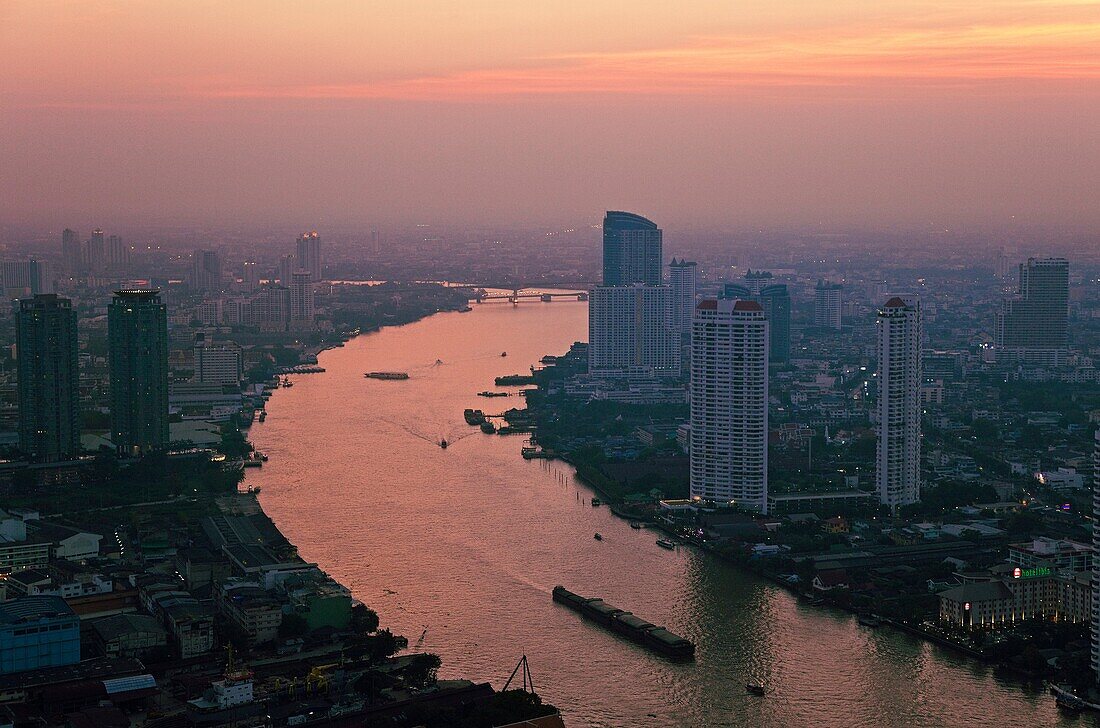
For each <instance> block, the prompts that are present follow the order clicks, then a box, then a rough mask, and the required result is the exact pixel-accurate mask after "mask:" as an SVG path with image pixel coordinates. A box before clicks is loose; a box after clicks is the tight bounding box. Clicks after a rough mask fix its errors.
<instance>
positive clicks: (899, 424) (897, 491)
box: [875, 296, 923, 510]
mask: <svg viewBox="0 0 1100 728" xmlns="http://www.w3.org/2000/svg"><path fill="white" fill-rule="evenodd" d="M877 324H878V401H877V403H876V412H877V415H878V416H877V420H878V422H877V428H878V445H877V457H876V462H875V483H876V485H877V487H878V494H879V500H880V501H881V502H882V503H883V504H884V505H887V506H889V507H890V509H891V510H896V509H897V507H898V506H904V505H908V504H910V503H916V502H917V501H919V500H920V475H921V470H920V453H921V421H920V419H921V400H920V385H921V359H922V358H921V346H922V344H921V338H922V336H923V331H922V321H921V308H920V301H917V300H915V299H910V300H908V301H906V300H902V299H901V298H899V297H897V296H895V297H893V298H891V299H890V300H889V301H887V302H886V304H885V305H884V306H883V307H882V308H880V309H879V312H878V320H877Z"/></svg>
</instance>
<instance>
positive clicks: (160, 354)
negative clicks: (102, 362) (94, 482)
mask: <svg viewBox="0 0 1100 728" xmlns="http://www.w3.org/2000/svg"><path fill="white" fill-rule="evenodd" d="M107 340H108V352H107V354H108V363H109V365H110V380H111V435H112V437H111V439H112V440H113V441H114V443H115V447H116V448H118V451H119V453H120V454H123V455H127V456H130V455H142V454H145V453H147V452H153V451H159V450H165V449H166V448H167V447H168V308H167V306H165V305H164V303H162V302H161V300H160V295H159V292H158V291H116V292H115V296H114V298H113V299H112V300H111V304H110V305H109V306H108V307H107Z"/></svg>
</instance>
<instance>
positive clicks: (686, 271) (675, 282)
mask: <svg viewBox="0 0 1100 728" xmlns="http://www.w3.org/2000/svg"><path fill="white" fill-rule="evenodd" d="M697 269H698V266H696V265H695V263H693V262H690V261H687V260H680V261H677V260H676V259H675V258H673V259H672V263H671V264H669V266H668V284H669V287H670V288H672V316H671V319H670V321H669V325H670V326H672V328H673V330H674V331H676V332H677V333H679V334H681V335H690V334H691V320H692V318H694V316H695V287H696V285H697V283H698V273H697Z"/></svg>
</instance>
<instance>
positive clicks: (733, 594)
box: [249, 302, 1058, 728]
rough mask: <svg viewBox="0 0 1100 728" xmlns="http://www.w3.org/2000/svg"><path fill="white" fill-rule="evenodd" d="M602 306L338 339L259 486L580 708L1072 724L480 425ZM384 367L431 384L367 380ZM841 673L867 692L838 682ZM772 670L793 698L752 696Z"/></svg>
mask: <svg viewBox="0 0 1100 728" xmlns="http://www.w3.org/2000/svg"><path fill="white" fill-rule="evenodd" d="M586 320H587V312H586V308H585V307H584V306H583V304H580V303H576V302H554V303H551V304H543V303H532V304H520V305H518V306H515V307H513V306H511V305H507V306H489V305H486V306H481V307H475V308H474V311H473V312H471V313H468V314H457V315H447V316H437V317H429V318H427V319H424V320H422V321H419V322H417V323H415V324H412V325H410V326H402V327H390V328H386V329H384V330H382V331H379V332H377V333H375V334H372V335H371V336H361V337H358V338H357V339H355V340H353V341H351V342H349V343H348V345H347V346H345V347H343V348H339V349H336V350H331V351H329V352H326V353H325V354H324V355H323V356H322V358H321V363H322V364H323V366H324V367H325V369H326V370H327V371H326V374H324V375H319V376H314V377H301V378H300V379H298V380H296V382H295V386H294V387H293V388H291V389H287V390H281V391H280V392H279V393H278V395H277V396H276V397H275V398H274V399H273V400H272V402H271V406H270V411H269V417H268V418H267V420H266V422H265V423H264V424H263V425H262V426H260V427H259V429H258V430H257V431H255V432H254V433H253V435H252V436H253V437H254V441H255V442H256V445H257V447H259V448H260V449H261V450H263V451H264V452H265V453H267V454H268V455H270V457H271V460H270V462H268V463H265V465H264V467H263V468H257V469H255V470H253V471H250V472H249V482H250V483H252V482H254V483H255V484H256V485H257V486H261V487H262V494H261V496H260V502H261V503H262V504H263V507H264V510H265V511H266V512H267V513H269V514H270V515H271V517H272V518H273V519H275V521H276V522H277V524H278V526H279V529H280V531H282V532H283V533H285V534H286V535H287V537H288V538H290V539H292V540H293V541H294V543H295V544H297V545H298V546H299V548H300V549H301V552H302V555H303V557H305V558H307V559H308V560H310V561H315V562H317V563H319V564H321V565H323V566H324V567H325V568H326V569H329V570H331V573H332V574H333V576H334V578H336V579H338V580H339V581H340V582H341V583H343V584H346V585H347V586H349V587H350V588H351V589H353V590H354V592H355V594H356V595H357V596H361V597H362V598H363V599H364V600H365V601H368V602H369V603H370V604H372V605H373V606H376V608H377V610H378V612H379V614H380V615H381V619H382V620H383V621H384V622H385V623H386V624H389V625H392V626H393V628H394V630H395V631H397V632H400V633H403V634H407V635H410V638H411V639H410V642H411V643H413V642H420V641H421V636H423V642H422V644H421V647H420V649H424V650H429V651H431V652H434V653H437V654H440V655H442V656H444V658H445V664H444V667H443V668H442V670H441V673H440V674H441V675H442V676H444V677H451V676H463V675H466V676H470V677H471V678H473V679H476V680H487V679H489V680H493V681H494V684H497V683H496V681H497V680H501V679H503V678H506V677H507V676H508V675H509V674H510V672H511V670H512V669H513V668H514V667H515V665H516V662H517V660H518V659H519V657H520V656H521V655H522V654H524V653H526V654H527V655H528V659H529V660H530V666H531V672H532V673H533V675H534V679H535V684H536V685H537V686H538V690H539V692H540V693H541V694H542V695H544V696H546V697H547V699H548V700H550V702H552V703H554V704H555V705H557V706H558V707H560V708H561V710H562V711H563V712H564V713H565V714H566V715H567V716H568V720H569V723H570V725H574V724H576V725H593V726H595V725H644V726H648V727H649V728H676V727H678V726H683V725H730V724H731V716H732V717H734V718H733V719H732V725H734V726H751V725H762V724H765V723H774V724H776V725H807V724H822V725H842V724H859V725H884V726H885V728H915V727H916V726H920V725H931V724H936V725H942V726H945V728H961V726H963V725H965V724H966V719H965V716H968V715H974V714H979V713H982V712H983V711H984V714H987V715H991V716H993V718H992V719H994V720H1001V719H1003V723H1004V724H1011V723H1012V722H1013V720H1015V721H1016V723H1025V724H1032V725H1038V724H1045V725H1054V724H1057V722H1058V720H1057V713H1056V709H1055V708H1054V706H1053V705H1050V704H1049V701H1047V700H1043V699H1042V698H1041V697H1040V698H1038V702H1036V701H1035V700H1034V699H1032V698H1028V697H1024V696H1023V694H1022V693H1021V692H1019V691H1017V690H1016V689H1015V688H1010V687H1009V686H1007V685H1002V684H1001V683H999V682H998V681H997V680H996V679H995V678H994V676H993V675H992V674H991V673H990V672H988V671H984V670H976V669H974V668H973V667H971V666H968V665H967V664H965V663H960V662H959V661H958V660H957V659H956V658H954V657H953V656H952V655H951V654H950V653H948V652H947V651H946V650H934V651H929V650H928V649H927V648H926V647H924V646H923V645H922V644H921V643H919V642H918V641H916V640H913V639H912V638H908V637H904V636H903V635H901V634H900V633H895V632H894V630H890V629H881V630H870V629H866V628H863V627H860V626H858V625H857V624H856V622H855V620H853V619H850V618H848V617H846V616H844V615H842V614H841V613H840V612H833V611H832V610H811V609H807V608H805V607H804V606H802V605H800V604H799V603H798V601H797V599H796V598H794V597H793V596H791V595H790V594H789V593H788V592H786V591H785V590H777V589H772V588H771V587H770V585H769V584H768V583H767V582H765V581H763V580H760V579H757V578H756V577H749V576H748V575H747V573H746V572H745V571H743V570H742V569H738V568H734V567H733V566H732V565H730V564H727V563H726V562H725V561H723V560H720V559H712V558H709V557H708V556H707V555H706V554H704V553H702V552H699V551H698V550H697V549H692V548H682V549H679V550H678V551H669V550H666V549H662V548H659V547H658V546H656V545H655V544H654V539H655V538H656V537H657V534H656V532H650V531H646V530H641V531H639V530H633V529H631V528H630V527H629V525H628V524H627V523H626V522H624V521H622V520H620V519H619V518H617V517H615V516H613V515H612V514H611V513H610V512H609V511H608V509H607V508H606V507H603V508H592V507H591V505H590V504H589V503H588V495H589V492H588V489H587V488H586V487H584V486H582V485H581V484H580V483H578V482H576V481H575V480H574V479H573V478H572V472H571V471H572V469H571V468H568V467H567V466H565V465H563V464H561V463H553V464H551V463H548V462H546V461H541V462H540V461H539V460H525V459H523V458H522V457H516V455H517V454H518V453H517V451H521V449H522V448H521V443H520V442H518V441H517V440H516V439H513V438H502V437H499V436H492V435H485V434H482V433H481V431H480V429H479V428H478V427H471V426H470V425H467V424H466V423H465V422H464V421H463V417H462V413H463V410H464V409H466V408H478V407H484V406H485V405H486V404H488V402H489V401H488V400H485V399H484V398H480V397H478V396H477V393H478V392H479V391H483V390H486V389H492V388H493V382H494V380H495V378H496V377H498V376H504V375H508V374H514V373H517V372H524V371H526V370H527V369H528V367H529V366H530V365H532V364H535V365H537V364H538V363H539V359H540V358H541V357H542V355H543V352H545V351H564V350H566V349H567V348H568V347H569V345H570V344H571V343H572V342H574V341H576V340H577V339H578V338H581V337H583V332H584V330H585V327H586ZM502 351H507V352H508V356H507V357H506V358H502V357H501V356H500V353H501V352H502ZM437 360H438V361H442V362H445V363H443V364H436V363H435V362H437ZM375 370H377V371H390V370H393V371H407V372H408V373H409V374H410V379H409V381H408V382H396V383H394V382H376V381H372V380H366V379H364V378H363V376H362V373H363V372H364V371H375ZM500 402H509V400H507V399H502V400H500ZM509 404H516V405H517V406H522V403H517V402H514V401H512V402H509ZM486 411H488V410H486ZM494 412H496V410H494ZM442 435H447V440H448V441H449V443H450V446H449V447H448V448H447V449H446V450H443V449H441V448H440V447H439V446H438V442H439V437H440V436H442ZM452 435H454V437H453V438H452ZM563 471H568V472H563ZM647 490H648V488H647ZM596 532H599V533H601V534H602V536H603V539H602V540H600V541H597V540H595V539H594V538H593V534H594V533H596ZM556 584H564V585H566V586H568V587H569V588H570V589H572V590H574V591H576V592H577V593H580V594H598V595H600V596H602V597H604V598H606V599H608V600H609V602H610V603H612V604H615V605H616V606H619V607H622V608H624V609H629V610H630V611H632V612H634V613H635V614H640V615H643V616H644V617H645V618H646V619H647V620H651V621H652V622H653V623H654V624H661V625H664V626H666V627H667V628H669V629H670V630H672V631H673V632H675V633H677V634H680V635H682V636H684V637H685V638H687V639H690V640H692V641H693V642H695V643H696V645H697V656H696V662H695V663H694V664H678V663H672V662H669V661H668V660H664V659H662V658H660V657H658V656H655V655H652V654H650V653H648V652H647V651H646V650H644V649H642V648H640V647H639V646H638V645H636V644H634V643H633V642H630V641H629V640H623V639H622V638H621V637H618V636H616V635H612V634H607V633H606V632H605V631H604V630H602V629H599V628H597V627H596V626H594V625H592V624H589V623H585V622H584V620H583V619H581V618H579V617H578V616H577V615H576V614H575V613H573V612H570V611H569V610H564V609H560V608H556V607H555V606H554V604H553V601H552V599H551V591H552V589H553V587H554V585H556ZM762 613H764V614H767V615H768V618H767V619H765V620H762V619H761V618H760V615H761V614H762ZM627 673H629V674H630V675H631V679H630V680H615V679H610V678H609V677H608V676H614V675H618V674H627ZM838 674H844V675H845V676H846V681H847V684H848V685H849V686H850V689H848V690H845V691H843V692H840V691H838V688H837V683H836V676H837V675H838ZM753 679H758V680H761V681H762V682H764V683H765V684H766V685H768V687H769V692H770V693H771V694H773V695H774V696H775V697H774V698H769V699H766V700H760V699H759V698H754V697H752V696H748V695H747V694H746V693H745V691H744V689H743V685H744V684H745V683H746V682H748V681H751V680H753ZM912 681H919V682H920V684H921V685H922V686H924V687H925V689H924V690H922V692H921V696H920V699H919V701H918V700H917V699H916V698H915V696H913V699H910V695H909V693H906V692H905V691H904V687H905V686H906V685H908V684H910V683H911V682H912ZM730 685H735V686H737V687H738V688H739V689H737V690H730ZM883 689H888V690H890V691H891V693H892V694H897V695H898V696H899V698H898V699H899V710H898V711H897V713H896V714H891V715H890V716H887V717H885V719H884V717H883V716H882V714H881V702H880V701H879V700H877V699H875V697H874V696H875V695H877V694H881V691H882V690H883ZM987 704H991V705H992V706H993V707H992V709H991V708H990V707H989V705H987ZM651 714H652V715H651Z"/></svg>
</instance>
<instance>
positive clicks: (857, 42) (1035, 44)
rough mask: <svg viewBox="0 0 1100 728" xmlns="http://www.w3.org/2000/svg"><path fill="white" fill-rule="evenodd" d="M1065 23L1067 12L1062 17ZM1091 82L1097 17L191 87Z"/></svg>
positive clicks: (541, 90) (510, 88)
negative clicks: (431, 72)
mask: <svg viewBox="0 0 1100 728" xmlns="http://www.w3.org/2000/svg"><path fill="white" fill-rule="evenodd" d="M1067 15H1068V16H1072V15H1073V13H1067ZM1097 79H1100V17H1098V18H1097V19H1096V20H1091V19H1087V18H1085V19H1081V20H1078V21H1073V20H1065V21H1060V22H1020V21H1018V22H1015V23H1004V24H989V23H985V24H967V23H959V24H958V25H953V26H951V27H920V26H914V27H910V28H902V29H891V30H885V31H884V30H882V29H881V28H859V27H854V28H845V29H833V30H830V29H825V30H822V29H818V30H815V31H813V32H802V33H798V32H790V33H786V34H775V35H768V36H765V37H761V36H720V37H706V38H697V39H695V40H693V41H692V42H691V43H689V44H686V45H684V46H682V47H670V48H659V49H654V50H647V51H640V52H612V53H608V52H596V53H583V54H570V55H559V56H550V57H545V58H538V59H530V60H529V61H528V64H527V65H525V66H517V67H512V68H496V69H482V70H474V71H466V72H461V73H455V74H450V75H437V76H424V77H417V78H403V79H394V80H389V81H381V82H370V83H316V84H303V85H280V84H263V83H259V84H232V83H226V82H224V81H223V82H222V83H215V84H200V85H197V86H196V87H194V88H192V89H191V92H192V93H194V94H197V95H200V96H207V97H213V98H223V99H234V98H237V99H241V98H296V99H413V100H423V99H427V100H468V99H478V98H496V97H501V96H511V95H589V94H621V95H653V94H657V95H660V94H667V95H719V96H720V95H725V94H730V93H731V92H734V91H739V90H742V91H751V90H754V89H756V90H761V89H770V90H781V89H789V88H811V89H812V88H822V89H837V88H848V89H858V88H861V87H871V88H875V87H882V86H884V85H887V84H888V85H890V86H899V85H900V86H942V87H964V88H973V87H975V86H979V85H982V84H989V83H991V82H1004V81H1031V82H1057V81H1073V82H1081V81H1085V82H1093V81H1096V80H1097Z"/></svg>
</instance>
